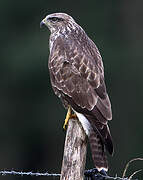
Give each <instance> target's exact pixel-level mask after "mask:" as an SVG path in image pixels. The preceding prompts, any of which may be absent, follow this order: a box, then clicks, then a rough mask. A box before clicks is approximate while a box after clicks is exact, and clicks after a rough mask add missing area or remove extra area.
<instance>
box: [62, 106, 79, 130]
mask: <svg viewBox="0 0 143 180" xmlns="http://www.w3.org/2000/svg"><path fill="white" fill-rule="evenodd" d="M70 118H76V114H72V113H71V107H70V106H69V108H68V112H67V115H66V119H65V122H64V125H63V128H64V129H66V126H67V124H68V121H69V119H70Z"/></svg>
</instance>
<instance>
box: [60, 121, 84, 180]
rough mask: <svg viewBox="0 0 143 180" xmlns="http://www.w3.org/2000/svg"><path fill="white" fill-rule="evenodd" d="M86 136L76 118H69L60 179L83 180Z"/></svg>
mask: <svg viewBox="0 0 143 180" xmlns="http://www.w3.org/2000/svg"><path fill="white" fill-rule="evenodd" d="M86 148H87V137H86V134H85V132H84V131H83V129H82V126H81V124H80V122H79V121H78V119H70V120H69V122H68V127H67V134H66V139H65V147H64V155H63V162H62V169H61V178H60V180H83V179H84V169H85V162H86Z"/></svg>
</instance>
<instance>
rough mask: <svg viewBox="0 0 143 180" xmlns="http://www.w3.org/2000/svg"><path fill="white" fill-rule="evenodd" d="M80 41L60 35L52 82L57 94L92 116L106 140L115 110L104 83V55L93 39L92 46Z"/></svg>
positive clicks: (51, 63) (52, 62)
mask: <svg viewBox="0 0 143 180" xmlns="http://www.w3.org/2000/svg"><path fill="white" fill-rule="evenodd" d="M77 44H78V43H75V41H73V42H72V43H71V42H70V43H69V42H66V41H65V40H64V41H63V40H62V39H61V38H57V40H56V42H55V44H54V45H53V50H52V52H51V55H50V60H49V69H50V74H51V82H52V86H53V88H54V91H55V93H56V94H57V95H59V96H61V97H62V98H63V99H65V100H66V101H67V102H68V103H69V104H71V105H72V107H73V108H74V109H75V110H76V111H78V112H80V113H83V114H85V115H86V116H87V118H88V119H89V120H91V124H92V126H93V128H95V129H96V130H97V131H98V133H99V134H100V136H101V139H103V141H104V143H105V142H106V141H107V139H108V138H109V137H110V132H109V131H108V129H107V127H106V126H107V120H110V119H111V118H112V112H111V105H110V101H109V98H108V94H107V92H106V87H105V83H104V72H103V65H102V59H101V56H100V55H99V51H98V49H97V48H96V46H94V47H93V44H92V42H90V44H91V46H92V47H90V48H88V46H87V48H88V49H81V47H78V45H77ZM90 49H92V52H90ZM86 51H87V52H88V53H86ZM90 117H92V118H90ZM110 141H111V140H110ZM108 144H111V142H109V143H108ZM105 145H106V143H105ZM107 149H108V150H109V152H110V153H112V151H113V147H111V148H108V146H107Z"/></svg>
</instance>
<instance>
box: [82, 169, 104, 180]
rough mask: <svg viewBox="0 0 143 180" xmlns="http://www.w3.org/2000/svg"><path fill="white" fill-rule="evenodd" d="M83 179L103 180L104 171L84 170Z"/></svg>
mask: <svg viewBox="0 0 143 180" xmlns="http://www.w3.org/2000/svg"><path fill="white" fill-rule="evenodd" d="M84 175H85V179H90V180H104V179H105V176H107V173H106V171H104V169H102V170H101V171H98V169H96V168H93V169H89V170H86V171H85V172H84Z"/></svg>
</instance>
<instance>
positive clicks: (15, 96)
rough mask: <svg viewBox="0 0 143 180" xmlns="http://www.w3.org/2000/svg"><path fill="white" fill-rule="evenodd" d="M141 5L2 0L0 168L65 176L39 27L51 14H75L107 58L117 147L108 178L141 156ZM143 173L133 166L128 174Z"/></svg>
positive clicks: (58, 115) (44, 33) (59, 116)
mask: <svg viewBox="0 0 143 180" xmlns="http://www.w3.org/2000/svg"><path fill="white" fill-rule="evenodd" d="M142 7H143V1H138V0H137V1H134V0H130V1H129V0H128V1H124V0H120V1H115V0H108V1H107V0H100V1H99V0H91V1H81V0H79V1H75V0H73V1H67V0H52V1H51V0H41V1H40V0H37V1H35V0H25V1H20V0H13V1H12V0H0V170H3V169H6V170H11V169H14V170H18V171H22V170H23V171H33V172H36V171H38V172H46V171H49V172H55V173H59V172H60V168H61V163H62V155H63V146H64V138H65V132H64V131H63V129H62V126H63V121H64V118H65V114H66V111H65V110H64V108H63V107H62V104H61V102H60V100H59V99H58V98H57V97H56V96H55V95H54V93H53V91H52V88H51V85H50V81H49V72H48V69H47V63H48V55H49V49H48V43H49V42H48V40H49V31H48V29H46V28H42V29H40V28H39V23H40V21H41V20H42V19H43V18H44V17H45V15H47V14H50V13H53V12H66V13H68V14H70V15H71V16H73V17H74V19H75V20H76V21H77V22H78V23H79V24H80V25H81V26H82V27H83V28H84V30H85V31H86V32H87V34H88V35H89V37H91V39H92V40H93V41H94V42H95V43H96V44H97V46H98V48H99V50H100V52H101V55H102V57H103V61H104V66H105V77H106V85H107V90H108V93H109V95H110V99H111V102H112V109H113V120H112V121H111V122H110V124H109V126H110V129H111V132H112V136H113V139H114V145H115V154H114V156H113V157H109V161H110V162H109V165H110V170H109V174H110V175H113V176H114V175H115V174H118V175H119V176H120V175H121V173H122V171H123V168H124V166H125V163H126V162H128V161H129V160H130V159H132V158H134V157H143V118H142V115H143V103H142V102H143V101H142V99H143V95H142V94H143V80H142V78H143V20H142V18H143V10H142ZM92 167H93V164H92V160H91V157H90V154H89V155H88V157H87V166H86V168H92ZM142 167H143V162H134V164H133V165H132V166H131V167H130V168H129V171H128V175H129V174H131V173H133V172H134V171H135V170H138V169H141V168H142ZM136 177H139V178H140V179H141V177H143V173H142V175H141V173H140V175H137V176H136ZM0 179H2V180H9V179H12V180H27V179H29V180H31V179H40V180H41V179H53V178H47V177H46V178H39V177H33V178H32V177H13V176H1V177H0ZM55 179H56V178H55ZM57 179H58V178H57Z"/></svg>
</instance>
